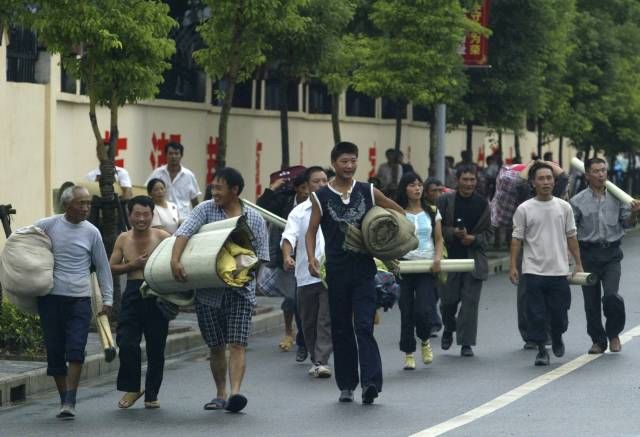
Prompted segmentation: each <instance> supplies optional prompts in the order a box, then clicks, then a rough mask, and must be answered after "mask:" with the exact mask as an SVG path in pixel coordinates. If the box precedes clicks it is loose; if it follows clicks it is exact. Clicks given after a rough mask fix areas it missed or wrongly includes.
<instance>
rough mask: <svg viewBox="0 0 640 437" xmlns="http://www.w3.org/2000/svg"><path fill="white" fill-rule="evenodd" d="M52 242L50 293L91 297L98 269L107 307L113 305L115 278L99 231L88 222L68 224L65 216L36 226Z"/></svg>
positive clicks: (39, 222)
mask: <svg viewBox="0 0 640 437" xmlns="http://www.w3.org/2000/svg"><path fill="white" fill-rule="evenodd" d="M35 225H36V226H37V227H39V228H40V229H42V230H43V231H44V233H45V234H47V236H48V237H49V239H51V247H52V251H53V290H51V293H50V294H55V295H58V296H70V297H90V296H91V281H90V278H91V273H90V270H89V269H90V268H91V265H92V264H93V265H94V266H95V268H96V274H97V276H98V283H99V284H100V290H101V291H102V300H103V302H104V304H105V305H111V304H112V303H113V278H112V276H111V268H110V266H109V260H108V259H107V252H106V251H105V249H104V244H103V243H102V237H101V236H100V231H98V228H96V227H95V226H93V225H92V224H91V223H89V222H88V221H86V220H85V221H82V222H80V223H77V224H76V223H71V222H69V221H68V220H67V219H66V218H65V216H64V214H60V215H54V216H52V217H47V218H44V219H42V220H39V221H38V222H36V224H35Z"/></svg>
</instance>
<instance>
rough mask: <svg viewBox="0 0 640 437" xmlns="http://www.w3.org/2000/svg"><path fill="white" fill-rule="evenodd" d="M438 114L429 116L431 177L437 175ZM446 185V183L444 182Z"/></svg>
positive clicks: (432, 113)
mask: <svg viewBox="0 0 640 437" xmlns="http://www.w3.org/2000/svg"><path fill="white" fill-rule="evenodd" d="M435 126H436V112H435V111H434V110H432V111H431V113H430V114H429V170H428V172H427V173H428V175H429V177H435V175H436V128H435ZM442 183H443V184H444V183H446V181H442Z"/></svg>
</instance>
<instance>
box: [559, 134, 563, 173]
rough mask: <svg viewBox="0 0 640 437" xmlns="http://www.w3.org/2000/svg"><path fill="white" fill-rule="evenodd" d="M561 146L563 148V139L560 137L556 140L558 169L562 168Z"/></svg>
mask: <svg viewBox="0 0 640 437" xmlns="http://www.w3.org/2000/svg"><path fill="white" fill-rule="evenodd" d="M563 146H564V137H563V136H562V135H561V136H560V138H559V139H558V165H560V167H562V152H563V150H562V149H563Z"/></svg>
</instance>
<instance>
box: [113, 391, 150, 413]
mask: <svg viewBox="0 0 640 437" xmlns="http://www.w3.org/2000/svg"><path fill="white" fill-rule="evenodd" d="M143 394H144V390H143V391H140V392H137V393H136V392H127V393H125V394H124V396H122V399H120V402H118V408H122V409H126V408H129V407H132V406H133V404H135V403H136V401H137V400H138V399H140V398H141V397H142V395H143Z"/></svg>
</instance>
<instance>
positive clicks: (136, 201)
mask: <svg viewBox="0 0 640 437" xmlns="http://www.w3.org/2000/svg"><path fill="white" fill-rule="evenodd" d="M136 205H140V206H143V207H144V206H146V207H148V208H149V209H150V210H151V211H152V212H153V208H154V207H155V204H154V203H153V199H151V197H149V196H136V197H133V198H132V199H131V200H129V202H128V203H127V206H128V207H129V212H131V211H133V207H134V206H136Z"/></svg>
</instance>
